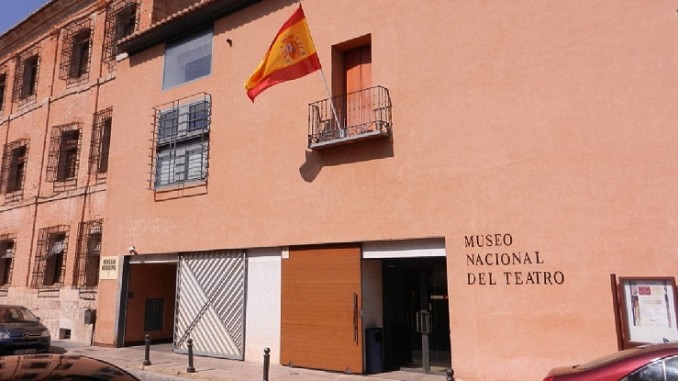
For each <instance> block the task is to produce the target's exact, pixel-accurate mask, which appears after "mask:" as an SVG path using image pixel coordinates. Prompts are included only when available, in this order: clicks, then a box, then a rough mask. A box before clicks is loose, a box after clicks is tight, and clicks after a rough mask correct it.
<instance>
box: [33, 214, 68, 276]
mask: <svg viewBox="0 0 678 381" xmlns="http://www.w3.org/2000/svg"><path fill="white" fill-rule="evenodd" d="M68 232H69V227H68V226H66V225H59V226H52V227H49V228H43V229H40V231H39V233H38V248H37V251H36V255H35V261H34V263H33V276H32V279H31V287H33V288H52V287H60V286H62V285H63V284H64V275H65V272H66V254H67V252H68Z"/></svg>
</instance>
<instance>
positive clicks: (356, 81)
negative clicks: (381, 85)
mask: <svg viewBox="0 0 678 381" xmlns="http://www.w3.org/2000/svg"><path fill="white" fill-rule="evenodd" d="M370 87H372V47H371V45H364V46H361V47H358V48H354V49H351V50H348V51H346V52H344V94H346V104H345V105H343V106H344V109H345V110H346V128H347V130H348V134H349V135H356V134H360V133H362V132H366V131H365V129H366V128H369V126H368V125H366V123H368V122H370V121H372V120H373V118H374V116H373V115H372V110H373V109H374V107H372V102H373V101H372V99H371V97H370V93H369V92H364V91H361V90H365V89H368V88H370Z"/></svg>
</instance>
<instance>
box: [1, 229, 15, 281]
mask: <svg viewBox="0 0 678 381" xmlns="http://www.w3.org/2000/svg"><path fill="white" fill-rule="evenodd" d="M15 250H16V236H15V235H14V234H3V235H0V288H7V287H9V286H10V284H12V268H13V267H14V262H13V260H14V253H15Z"/></svg>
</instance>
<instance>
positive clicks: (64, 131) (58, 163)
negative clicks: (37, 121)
mask: <svg viewBox="0 0 678 381" xmlns="http://www.w3.org/2000/svg"><path fill="white" fill-rule="evenodd" d="M50 145H51V146H50V153H49V163H48V165H47V181H52V182H66V181H70V183H72V184H71V185H75V180H76V177H77V172H78V163H79V157H78V152H79V151H80V128H79V126H78V125H66V126H59V127H54V128H53V129H52V137H51V143H50ZM61 185H63V184H61Z"/></svg>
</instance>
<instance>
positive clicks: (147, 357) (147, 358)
mask: <svg viewBox="0 0 678 381" xmlns="http://www.w3.org/2000/svg"><path fill="white" fill-rule="evenodd" d="M144 345H145V346H146V348H145V351H144V365H151V336H149V335H146V338H144Z"/></svg>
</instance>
